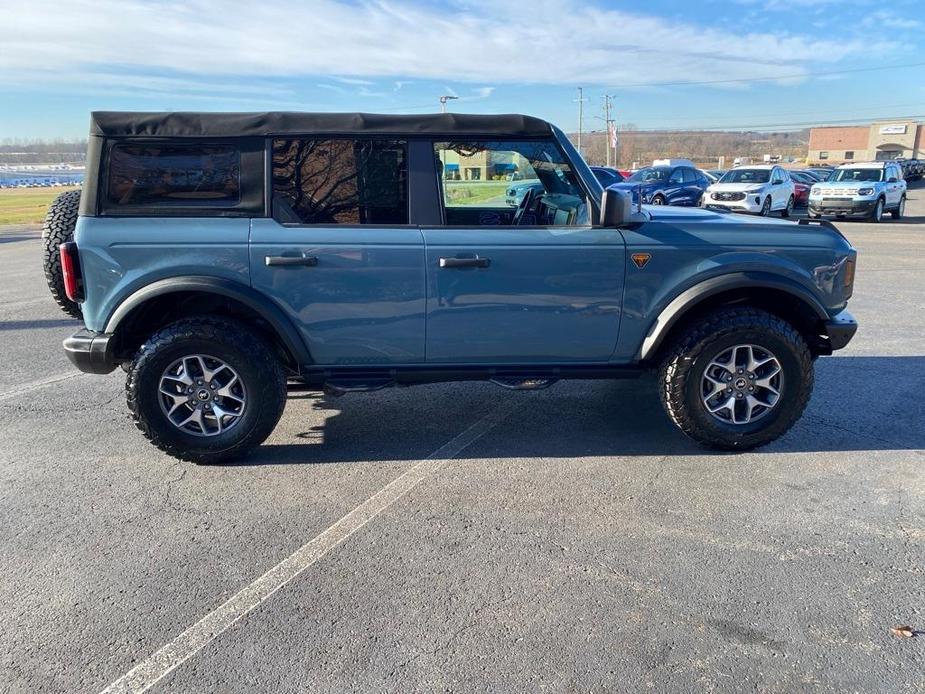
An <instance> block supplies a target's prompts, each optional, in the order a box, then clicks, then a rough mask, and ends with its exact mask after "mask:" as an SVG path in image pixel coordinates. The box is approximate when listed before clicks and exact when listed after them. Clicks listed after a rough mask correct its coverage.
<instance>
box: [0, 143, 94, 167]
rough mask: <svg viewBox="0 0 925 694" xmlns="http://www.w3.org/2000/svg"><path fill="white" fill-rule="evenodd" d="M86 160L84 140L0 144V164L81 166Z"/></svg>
mask: <svg viewBox="0 0 925 694" xmlns="http://www.w3.org/2000/svg"><path fill="white" fill-rule="evenodd" d="M86 158H87V141H86V140H54V141H50V142H49V141H45V140H12V139H7V140H4V141H3V142H0V164H83V163H84V162H85V161H86Z"/></svg>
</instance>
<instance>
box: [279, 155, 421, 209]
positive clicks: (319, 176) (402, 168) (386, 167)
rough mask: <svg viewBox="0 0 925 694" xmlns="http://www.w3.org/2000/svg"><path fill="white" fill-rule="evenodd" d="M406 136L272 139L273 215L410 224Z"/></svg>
mask: <svg viewBox="0 0 925 694" xmlns="http://www.w3.org/2000/svg"><path fill="white" fill-rule="evenodd" d="M407 150H408V148H407V143H406V142H405V141H403V140H372V139H369V140H367V139H347V138H330V139H308V138H280V139H276V140H274V141H273V216H274V218H276V219H277V221H280V222H289V223H295V224H326V225H331V224H382V225H389V224H408V163H407V162H408V156H407Z"/></svg>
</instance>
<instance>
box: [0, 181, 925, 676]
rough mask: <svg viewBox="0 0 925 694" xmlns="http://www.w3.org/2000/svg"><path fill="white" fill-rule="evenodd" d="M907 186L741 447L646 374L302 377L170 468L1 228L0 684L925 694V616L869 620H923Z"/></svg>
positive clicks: (919, 297)
mask: <svg viewBox="0 0 925 694" xmlns="http://www.w3.org/2000/svg"><path fill="white" fill-rule="evenodd" d="M913 186H915V187H914V189H913V190H911V191H910V196H909V205H908V208H907V215H908V217H907V218H906V219H905V220H904V221H903V222H902V223H897V222H894V221H892V220H889V219H887V220H885V221H884V222H883V223H882V224H880V225H873V224H868V223H861V222H845V223H839V227H840V228H841V229H842V231H843V232H844V233H845V234H846V235H847V236H848V237H849V238H850V239H851V241H852V242H853V243H854V244H855V245H856V246H857V247H858V249H859V253H860V258H859V266H858V278H857V284H856V289H855V297H854V299H853V300H852V302H851V309H852V311H853V312H854V313H855V315H856V316H857V318H858V320H859V321H860V324H861V328H860V331H859V333H858V336H857V338H856V339H855V341H854V342H852V344H851V345H850V346H849V348H848V349H846V350H844V351H843V352H840V353H838V355H837V356H833V357H828V358H823V359H820V360H819V361H818V363H817V377H816V378H817V385H816V391H815V395H814V397H813V399H812V402H811V404H810V406H809V409H808V411H807V413H806V415H805V416H804V417H803V419H802V420H801V421H800V422H799V423H798V424H797V426H796V427H795V428H794V429H793V430H792V431H791V432H790V433H789V434H788V435H787V436H785V437H784V438H783V439H781V440H779V441H777V442H775V443H774V444H772V445H770V446H768V447H766V448H764V449H761V450H759V451H757V452H753V453H748V454H734V455H733V454H717V453H711V452H708V451H705V450H703V449H701V448H698V447H697V446H696V445H694V444H693V443H691V442H689V441H687V440H686V439H685V438H683V437H682V436H681V435H680V434H679V433H677V432H676V431H675V430H674V429H673V428H672V426H671V425H670V424H669V422H668V420H667V419H666V418H665V416H664V415H663V414H662V411H661V408H660V405H659V403H658V400H657V396H656V392H655V389H654V384H653V382H652V380H651V379H643V380H640V381H630V382H614V383H610V382H572V383H560V384H558V385H556V386H554V387H552V388H550V389H549V390H546V391H541V392H535V393H510V392H507V391H504V390H502V389H500V388H497V387H495V386H492V385H489V384H484V385H483V384H452V385H436V386H419V387H415V388H410V389H391V390H385V391H380V392H377V393H372V394H365V395H348V396H345V397H342V398H336V399H332V398H327V397H323V396H320V395H318V394H299V395H295V396H293V397H292V398H291V399H290V401H289V404H288V407H287V409H286V412H285V414H284V416H283V419H282V421H281V422H280V425H279V426H278V428H277V430H276V431H275V433H274V434H273V436H272V437H271V439H270V440H269V441H268V442H267V444H266V445H265V446H264V447H263V448H261V449H260V451H259V452H258V453H256V454H255V455H253V456H252V457H250V458H249V459H247V460H246V461H244V462H242V463H240V464H236V465H230V466H222V467H198V466H195V465H191V464H187V463H180V462H177V461H176V460H173V459H171V458H168V457H166V456H165V455H163V454H161V453H160V452H159V451H157V450H155V449H154V448H153V447H151V446H149V445H148V444H147V443H146V441H145V440H144V439H143V438H142V436H141V435H140V433H139V432H137V431H136V430H135V429H134V427H133V426H132V425H131V423H130V422H129V420H128V418H127V413H126V408H125V402H124V397H123V390H122V389H123V379H122V375H123V374H122V373H121V371H117V372H116V373H113V374H111V375H109V376H105V377H94V376H87V375H81V374H78V373H77V372H75V371H74V370H73V369H72V367H71V366H70V364H69V363H68V362H67V360H66V358H65V357H64V354H63V352H62V350H61V339H62V338H63V337H64V336H66V335H68V334H69V333H71V332H73V331H74V330H75V329H76V323H75V322H74V321H71V320H69V319H67V318H66V317H65V316H64V315H63V314H62V313H60V312H59V311H58V310H57V308H56V307H55V305H54V303H53V302H52V300H51V298H50V297H49V295H48V292H47V290H46V289H45V285H44V278H43V276H42V272H41V267H40V253H39V241H38V235H37V233H36V232H35V231H34V230H32V229H15V228H8V229H5V230H2V231H0V272H2V277H3V280H4V281H3V290H2V292H0V360H2V364H3V368H2V369H0V504H2V505H0V508H2V522H0V553H2V557H3V561H4V565H5V569H4V571H3V572H2V573H0V594H2V596H3V599H2V605H0V690H3V691H12V692H36V691H42V692H58V691H60V692H99V691H102V690H104V689H105V688H107V687H108V686H109V685H113V684H115V687H114V688H113V689H112V690H111V691H117V690H120V688H122V690H125V691H131V690H133V689H141V688H142V687H143V686H147V685H153V686H152V689H151V691H156V692H187V691H192V692H212V691H221V692H254V691H284V692H292V691H312V692H345V691H351V692H353V691H356V692H383V691H389V692H391V691H396V692H399V691H400V692H425V691H426V692H429V691H505V692H506V691H510V692H515V691H531V692H532V691H547V690H548V691H567V692H573V691H574V692H605V691H639V690H643V689H653V690H656V691H660V690H673V691H682V690H683V691H686V690H692V689H698V690H699V689H704V690H715V691H743V690H757V691H772V692H773V691H807V690H810V691H844V690H850V691H910V692H911V691H922V689H923V680H925V675H923V672H925V668H923V664H925V633H918V634H917V636H916V637H914V638H908V639H900V638H897V637H895V636H893V635H891V633H890V631H889V629H890V627H891V626H893V625H896V624H909V625H912V626H913V628H915V629H917V630H923V629H925V186H923V185H921V184H913ZM152 654H155V657H154V658H152V657H151V656H152ZM136 666H138V669H136V670H134V671H133V668H136ZM127 674H128V678H126V677H125V676H126V675H127Z"/></svg>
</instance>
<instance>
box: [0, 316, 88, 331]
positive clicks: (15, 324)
mask: <svg viewBox="0 0 925 694" xmlns="http://www.w3.org/2000/svg"><path fill="white" fill-rule="evenodd" d="M79 325H80V324H79V323H78V322H77V321H76V320H75V319H73V318H61V319H58V320H2V321H0V332H2V331H6V330H35V329H40V328H73V327H75V326H79ZM81 327H82V326H81Z"/></svg>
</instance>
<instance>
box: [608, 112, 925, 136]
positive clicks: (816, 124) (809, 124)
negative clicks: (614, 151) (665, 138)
mask: <svg viewBox="0 0 925 694" xmlns="http://www.w3.org/2000/svg"><path fill="white" fill-rule="evenodd" d="M919 118H925V114H920V115H914V116H895V117H890V118H889V119H888V120H897V121H898V120H917V119H919ZM870 120H871V119H870V118H848V119H845V120H825V121H821V122H820V121H803V122H801V123H763V124H751V125H707V126H693V127H687V128H634V129H633V130H624V131H622V132H630V133H632V132H637V133H644V132H711V131H712V132H717V131H725V130H764V129H772V130H773V129H783V130H786V129H788V128H789V129H796V128H824V127H826V126H832V125H862V124H864V123H866V122H869V121H870Z"/></svg>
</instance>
